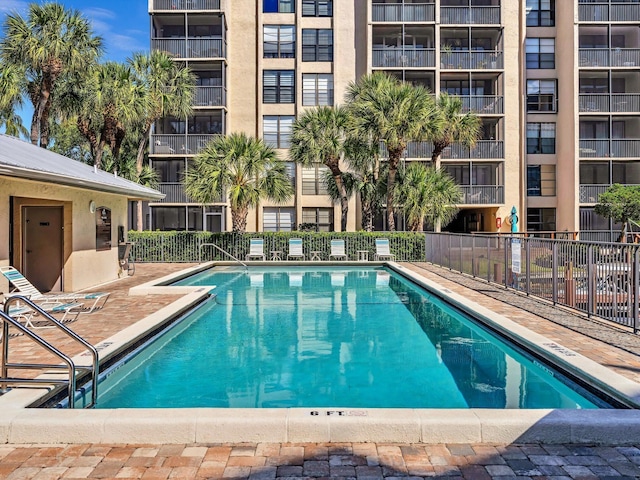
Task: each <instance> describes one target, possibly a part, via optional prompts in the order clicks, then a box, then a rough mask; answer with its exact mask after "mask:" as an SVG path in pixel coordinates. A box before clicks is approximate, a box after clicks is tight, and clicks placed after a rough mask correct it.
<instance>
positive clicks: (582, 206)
mask: <svg viewBox="0 0 640 480" xmlns="http://www.w3.org/2000/svg"><path fill="white" fill-rule="evenodd" d="M149 12H150V18H151V48H152V49H161V50H166V51H168V52H170V53H171V54H173V55H174V57H175V59H176V61H177V62H184V63H185V64H186V65H188V66H190V67H191V68H192V69H193V70H194V72H195V73H196V76H197V78H198V85H197V92H196V95H195V99H194V114H193V116H192V117H191V118H187V119H170V118H168V119H163V121H161V122H158V124H157V125H156V126H155V129H154V131H153V134H152V138H151V142H150V144H151V147H150V155H151V162H152V165H153V166H154V167H155V168H156V169H157V170H158V172H159V173H160V175H161V184H160V190H161V191H163V192H164V193H165V194H166V195H167V196H166V198H165V199H164V200H163V201H161V202H157V203H152V204H150V205H149V207H148V218H147V221H148V225H147V226H148V227H149V228H152V229H160V230H170V229H178V230H210V231H224V230H228V229H230V216H229V212H228V207H227V205H226V203H225V201H224V199H220V202H217V203H214V204H211V205H207V206H204V207H203V206H202V205H199V204H196V203H192V202H189V199H188V198H186V196H185V194H184V188H183V186H182V184H181V183H180V179H181V175H182V172H183V171H184V170H185V169H186V168H189V160H190V159H191V158H192V157H193V156H194V155H195V154H197V152H198V151H199V149H201V148H202V146H203V145H204V144H206V142H207V141H208V140H209V139H210V138H211V137H212V136H213V135H216V134H227V133H231V132H236V131H244V132H246V133H248V134H250V135H255V136H260V137H262V138H263V139H264V140H265V141H266V142H268V143H270V144H271V145H273V146H274V147H275V148H277V149H278V152H279V154H280V158H281V159H282V161H284V162H287V169H288V172H289V173H290V175H291V178H292V182H293V184H294V186H295V191H296V195H295V197H294V198H292V199H291V201H290V202H289V203H288V204H285V205H277V206H276V205H269V204H264V205H261V206H260V207H259V208H258V209H256V211H253V212H251V214H250V218H249V223H248V225H249V229H250V230H255V231H277V230H281V231H286V230H292V229H295V228H297V227H298V226H299V225H300V224H303V223H304V224H312V225H315V228H316V229H317V230H320V231H335V230H338V229H339V228H340V221H339V218H340V211H339V206H338V205H334V204H332V202H331V200H330V199H329V197H328V196H327V195H326V192H325V191H324V186H323V184H322V180H321V179H322V175H323V167H322V166H320V165H319V166H316V167H309V168H307V167H304V168H303V167H301V166H300V165H295V164H293V163H291V162H289V161H288V158H287V147H288V145H289V144H288V142H289V133H290V131H291V125H292V123H293V121H294V119H295V117H296V115H298V114H299V113H300V112H301V111H303V110H304V109H305V108H308V107H313V106H318V105H334V104H339V103H342V102H343V99H344V93H345V91H346V88H347V86H348V84H349V82H351V81H355V80H356V79H357V78H359V77H360V76H361V75H363V74H366V73H370V72H373V71H378V70H381V71H385V72H387V73H389V74H391V75H394V76H396V77H397V78H399V79H402V80H403V81H406V82H411V83H414V84H420V85H424V86H426V87H427V88H429V89H430V90H431V91H433V92H448V93H450V94H455V95H459V96H460V97H461V99H462V101H463V105H464V109H465V111H474V112H475V113H476V114H477V115H478V116H479V117H480V118H481V120H482V136H481V139H480V141H479V142H478V143H477V145H476V146H475V147H473V148H471V149H469V148H466V147H463V146H462V145H451V146H450V147H449V148H447V149H446V150H445V152H444V153H443V155H442V159H441V162H440V163H441V165H440V166H441V167H442V168H444V169H446V170H447V171H448V172H449V173H450V174H451V175H452V176H453V177H454V178H455V179H456V181H457V182H458V184H459V185H460V187H461V189H462V191H463V200H462V202H461V204H460V212H459V214H458V217H457V218H456V220H454V222H452V223H451V224H450V225H449V226H448V227H447V228H446V229H447V230H451V231H459V232H474V231H485V232H495V231H497V230H501V231H509V230H510V227H509V225H507V222H506V220H507V219H508V218H509V214H510V212H511V210H512V208H513V207H516V210H517V213H518V217H519V224H518V226H519V229H520V230H527V231H567V232H577V231H580V232H581V233H582V235H581V237H582V238H589V239H595V238H598V239H603V240H604V239H607V240H608V239H609V238H611V237H612V235H614V233H613V232H614V231H615V230H617V226H616V225H612V224H611V223H610V222H609V221H608V220H607V219H603V218H600V217H598V216H597V215H595V213H594V211H593V206H594V205H595V203H597V201H598V195H599V194H600V193H602V192H603V191H604V190H605V189H606V188H607V186H609V185H611V184H612V183H625V184H640V177H639V175H640V170H639V168H638V165H639V163H638V161H639V158H640V141H639V140H638V139H640V131H639V130H640V124H639V122H638V116H637V113H638V111H639V110H640V3H638V2H637V1H634V2H632V1H627V2H624V1H616V2H614V1H607V0H598V2H594V1H587V0H562V1H559V0H513V1H512V0H509V1H507V0H386V1H385V0H348V1H347V0H344V1H342V0H340V1H338V0H333V1H332V0H233V1H232V0H149ZM382 151H383V153H384V148H382ZM431 152H432V147H431V145H430V144H428V143H425V142H420V143H412V144H410V145H409V146H408V148H407V150H406V155H405V158H404V159H403V162H404V163H405V164H407V163H409V162H418V161H419V162H429V161H430V158H431ZM359 222H360V215H359V211H358V205H357V202H356V200H355V199H353V200H352V201H351V204H350V209H349V221H348V227H347V228H348V230H355V229H357V228H358V227H359ZM396 225H397V226H399V228H402V226H403V222H402V218H401V217H400V218H399V219H398V222H397V223H396ZM376 226H377V228H378V229H384V228H385V224H384V215H381V216H380V219H379V222H378V224H377V225H376Z"/></svg>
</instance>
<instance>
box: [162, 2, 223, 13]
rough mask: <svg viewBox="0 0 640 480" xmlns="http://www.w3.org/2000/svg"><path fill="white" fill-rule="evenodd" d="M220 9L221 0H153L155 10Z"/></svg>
mask: <svg viewBox="0 0 640 480" xmlns="http://www.w3.org/2000/svg"><path fill="white" fill-rule="evenodd" d="M176 10H208V11H211V10H220V0H153V11H156V12H161V11H169V12H175V11H176Z"/></svg>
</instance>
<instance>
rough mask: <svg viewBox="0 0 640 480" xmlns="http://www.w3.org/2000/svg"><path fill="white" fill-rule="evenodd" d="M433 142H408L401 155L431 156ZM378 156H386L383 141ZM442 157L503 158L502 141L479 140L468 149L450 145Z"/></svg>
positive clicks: (412, 157) (413, 156)
mask: <svg viewBox="0 0 640 480" xmlns="http://www.w3.org/2000/svg"><path fill="white" fill-rule="evenodd" d="M432 155H433V144H432V143H431V142H409V144H408V145H407V148H406V149H405V151H404V152H403V154H402V156H403V158H406V159H417V158H429V159H430V158H431V156H432ZM380 156H381V157H382V158H388V157H389V152H388V151H387V149H386V147H385V145H384V144H383V143H381V144H380ZM441 158H442V159H457V158H461V159H465V158H504V142H502V141H499V140H480V141H479V142H478V143H476V146H475V147H473V148H472V149H471V150H469V149H468V148H467V147H464V146H462V145H458V144H455V145H450V146H449V147H447V148H445V149H444V151H443V152H442V155H441Z"/></svg>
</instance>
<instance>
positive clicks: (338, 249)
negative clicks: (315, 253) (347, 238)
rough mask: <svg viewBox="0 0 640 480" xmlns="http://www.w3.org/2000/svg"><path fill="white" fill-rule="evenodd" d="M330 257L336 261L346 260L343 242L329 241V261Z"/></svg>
mask: <svg viewBox="0 0 640 480" xmlns="http://www.w3.org/2000/svg"><path fill="white" fill-rule="evenodd" d="M331 257H334V258H335V259H336V260H346V259H347V254H346V253H345V247H344V240H331V253H330V254H329V260H331Z"/></svg>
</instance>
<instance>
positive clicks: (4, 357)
mask: <svg viewBox="0 0 640 480" xmlns="http://www.w3.org/2000/svg"><path fill="white" fill-rule="evenodd" d="M18 302H20V303H23V304H26V305H28V306H29V308H31V309H33V310H34V311H35V312H36V313H37V314H38V315H40V316H41V317H42V321H48V322H49V323H50V324H51V326H52V327H56V328H57V329H58V330H60V331H62V332H63V333H65V334H66V335H67V336H69V337H71V339H73V340H75V341H76V342H78V343H80V344H81V345H82V346H83V347H85V348H86V349H88V350H89V352H90V353H91V356H92V357H93V361H92V363H91V365H89V366H82V365H76V364H75V363H74V362H73V360H71V358H70V357H69V356H67V355H65V354H64V353H62V352H61V351H60V350H58V349H57V348H56V347H54V346H53V345H51V343H49V342H47V341H46V340H45V339H43V338H42V337H41V336H40V335H38V334H36V333H34V332H33V331H31V329H29V328H28V327H26V326H25V325H24V324H23V323H21V322H20V321H18V320H16V319H15V318H13V317H11V316H10V315H9V313H8V312H9V310H10V309H9V306H10V305H11V304H12V303H18ZM0 320H2V332H1V335H2V339H1V343H0V345H1V349H2V351H1V352H0V392H2V393H4V392H7V391H8V390H9V385H30V384H45V385H67V389H68V394H69V403H68V406H69V408H74V407H75V396H76V381H77V373H79V372H85V373H89V374H90V375H91V383H92V388H91V402H90V403H89V404H87V405H86V406H85V408H91V407H93V406H94V405H95V404H96V402H97V399H98V373H99V361H98V351H97V350H96V348H95V347H94V346H93V345H91V344H90V343H89V342H87V341H86V340H85V339H84V338H82V337H81V336H79V335H78V334H76V333H75V332H74V331H73V330H71V329H70V328H68V327H67V326H66V325H64V324H63V323H61V322H60V321H58V320H57V319H56V318H54V317H52V316H51V315H49V314H48V313H47V312H45V311H44V310H43V309H42V308H40V307H39V306H38V305H37V304H35V303H33V302H32V301H31V300H29V299H28V298H27V297H23V296H21V295H16V296H12V297H10V298H8V299H7V300H6V301H5V303H4V311H2V310H0ZM9 326H12V327H14V328H16V329H17V330H18V331H19V332H21V333H22V334H24V335H25V336H26V337H27V338H29V339H31V340H33V341H34V342H35V343H37V344H38V345H40V346H41V347H42V348H44V349H45V350H47V351H48V352H49V353H51V354H52V355H54V356H55V357H57V358H59V359H60V360H61V361H62V364H45V363H26V362H20V363H10V362H9ZM9 369H17V370H29V369H30V370H65V369H66V370H67V371H68V373H69V375H68V378H20V377H9V375H8V374H9Z"/></svg>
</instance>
